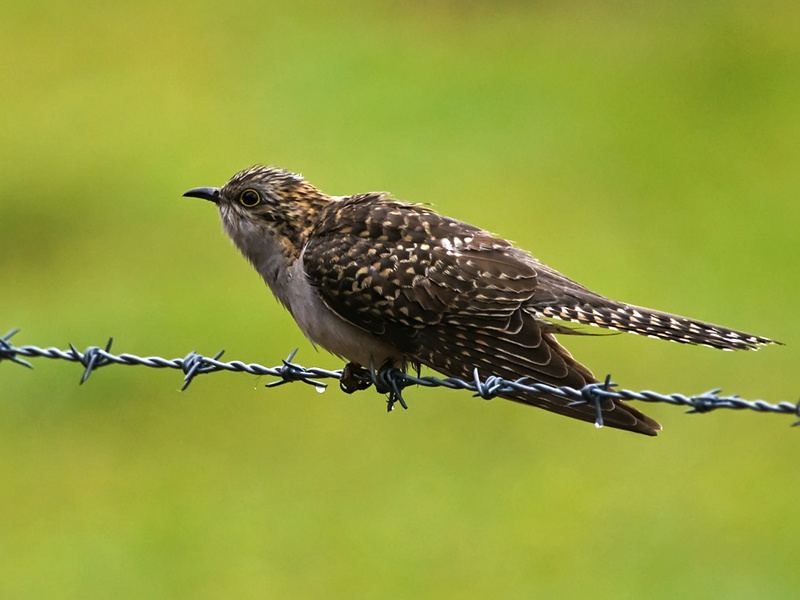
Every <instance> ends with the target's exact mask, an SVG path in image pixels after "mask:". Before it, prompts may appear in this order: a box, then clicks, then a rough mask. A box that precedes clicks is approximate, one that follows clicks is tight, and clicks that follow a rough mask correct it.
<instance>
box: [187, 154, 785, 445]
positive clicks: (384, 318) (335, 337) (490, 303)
mask: <svg viewBox="0 0 800 600" xmlns="http://www.w3.org/2000/svg"><path fill="white" fill-rule="evenodd" d="M184 196H187V197H193V198H200V199H204V200H208V201H211V202H213V203H214V204H216V206H217V209H218V210H219V214H220V217H221V220H222V226H223V229H224V231H225V232H226V233H227V235H228V236H229V237H230V239H231V240H232V241H233V244H234V245H235V246H236V247H237V248H238V249H239V251H240V252H241V254H242V255H244V257H245V258H246V259H247V260H248V261H249V262H250V264H251V265H252V266H253V267H254V268H255V270H256V271H257V272H258V273H259V274H260V275H261V277H262V278H263V279H264V281H265V282H266V284H267V286H268V287H269V288H270V290H271V291H272V293H273V294H274V296H275V297H276V298H277V300H278V301H279V302H280V303H281V304H282V305H283V306H284V307H285V308H286V309H288V311H289V312H290V313H291V315H292V317H293V318H294V320H295V321H296V323H297V325H298V326H299V328H300V330H301V331H302V332H303V334H304V335H305V336H306V337H307V338H308V339H309V340H310V341H311V342H312V343H313V344H314V346H315V347H317V346H319V347H322V348H324V349H325V350H327V351H329V352H331V353H332V354H334V355H335V356H337V357H339V358H340V359H342V360H345V361H348V364H347V367H346V369H352V370H353V371H350V372H355V370H362V369H367V368H368V369H373V368H376V367H380V369H392V368H398V369H402V370H405V369H406V368H408V367H409V366H411V367H414V368H416V369H417V371H418V370H419V368H420V366H421V365H424V366H426V367H429V368H431V369H433V370H435V371H437V372H439V373H442V374H444V375H445V376H447V377H458V378H466V379H472V378H473V377H474V373H476V369H477V372H478V373H481V374H484V375H495V376H498V377H502V378H504V379H506V380H511V381H515V380H523V381H525V382H536V383H544V384H548V385H552V386H565V387H571V388H576V389H581V388H583V387H585V386H587V385H588V384H592V383H598V380H597V379H595V377H594V376H593V375H592V372H591V371H590V370H589V369H588V368H587V367H586V366H584V365H583V364H581V363H580V362H578V361H577V360H576V359H575V358H573V357H572V355H571V354H570V353H569V351H568V350H567V349H566V348H565V347H564V346H562V345H561V343H560V342H559V341H558V340H557V339H556V335H580V334H584V332H583V331H582V330H580V329H575V324H577V325H578V326H581V325H592V326H596V327H600V328H604V329H608V330H616V331H620V332H631V333H635V334H640V335H645V336H649V337H653V338H659V339H663V340H671V341H675V342H680V343H684V344H700V345H705V346H710V347H712V348H718V349H722V350H755V349H758V348H759V347H761V346H764V345H767V344H777V343H779V342H776V341H774V340H772V339H769V338H766V337H761V336H757V335H752V334H749V333H744V332H742V331H736V330H733V329H728V328H725V327H721V326H718V325H713V324H710V323H706V322H703V321H699V320H696V319H690V318H687V317H682V316H678V315H674V314H669V313H666V312H661V311H657V310H652V309H649V308H644V307H640V306H635V305H632V304H626V303H623V302H617V301H615V300H611V299H610V298H607V297H605V296H602V295H600V294H597V293H595V292H593V291H591V290H589V289H588V288H586V287H584V286H582V285H581V284H579V283H577V282H575V281H572V280H571V279H569V278H567V277H566V276H564V275H562V274H561V273H559V272H558V271H556V270H555V269H552V268H550V267H548V266H547V265H545V264H544V263H542V262H540V261H539V260H537V259H536V258H534V256H533V255H532V254H530V253H529V252H527V251H525V250H523V249H521V248H518V247H517V246H515V245H514V244H512V243H511V242H509V241H508V240H505V239H503V238H501V237H498V236H496V235H493V234H492V233H490V232H488V231H486V230H484V229H481V228H480V227H476V226H474V225H470V224H468V223H465V222H462V221H459V220H456V219H452V218H449V217H446V216H443V215H441V214H439V213H437V212H435V211H434V210H433V209H432V208H430V207H429V206H427V205H422V204H413V203H408V202H404V201H401V200H397V199H395V198H393V197H392V196H391V195H390V194H388V193H386V192H369V193H362V194H355V195H348V196H331V195H328V194H325V193H323V192H322V191H320V190H319V189H317V188H316V187H314V186H313V185H312V184H310V183H309V182H308V181H306V180H305V179H304V178H303V177H302V176H301V175H298V174H295V173H292V172H290V171H287V170H284V169H281V168H278V167H272V166H263V165H256V166H253V167H250V168H248V169H245V170H243V171H241V172H239V173H237V174H236V175H234V176H233V177H232V178H231V179H230V180H229V181H228V182H227V183H225V184H224V185H223V186H222V187H221V188H216V187H198V188H193V189H190V190H189V191H187V192H186V193H185V194H184ZM567 322H568V323H570V324H571V325H566V324H565V323H567ZM343 389H345V391H353V390H352V389H346V388H345V387H344V386H343ZM500 395H501V396H502V397H504V398H506V399H509V400H512V401H515V402H519V403H521V404H526V405H530V406H536V407H539V408H543V409H545V410H548V411H551V412H554V413H557V414H560V415H564V416H567V417H571V418H574V419H578V420H581V421H587V422H592V423H595V422H596V421H597V417H598V412H597V411H598V409H597V408H596V407H595V406H593V405H591V403H583V404H581V403H574V402H572V401H570V400H569V399H568V398H564V397H561V396H559V395H557V394H554V393H545V392H542V393H539V392H536V393H534V392H522V391H514V392H510V393H503V394H500ZM601 410H602V412H601V415H602V422H603V423H604V424H605V425H608V426H610V427H614V428H618V429H622V430H627V431H632V432H636V433H641V434H645V435H650V436H654V435H657V432H658V431H659V430H661V425H660V424H659V423H658V422H657V421H656V420H655V419H653V418H651V417H649V416H647V415H645V414H644V413H642V412H641V411H639V410H638V409H636V408H634V407H633V406H631V405H629V404H628V403H626V402H623V401H621V400H611V399H606V400H604V401H603V402H602V404H601Z"/></svg>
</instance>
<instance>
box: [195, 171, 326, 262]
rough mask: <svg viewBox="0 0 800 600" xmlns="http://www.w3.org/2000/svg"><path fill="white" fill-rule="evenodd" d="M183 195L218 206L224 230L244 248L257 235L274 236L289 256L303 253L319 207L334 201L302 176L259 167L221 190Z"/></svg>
mask: <svg viewBox="0 0 800 600" xmlns="http://www.w3.org/2000/svg"><path fill="white" fill-rule="evenodd" d="M184 196H189V197H191V198H202V199H204V200H209V201H211V202H213V203H214V204H216V205H217V208H218V209H219V214H220V216H221V217H222V224H223V226H224V228H225V231H226V232H227V233H228V235H229V236H230V237H231V239H232V240H233V241H234V242H235V243H236V245H237V246H239V248H241V249H242V251H243V252H244V249H245V247H248V246H251V245H252V244H254V243H257V241H258V239H259V238H262V239H263V238H264V237H265V236H269V237H273V236H274V237H275V238H277V239H278V240H279V241H280V242H281V243H282V245H284V246H285V247H286V248H285V249H286V251H287V252H288V253H290V254H295V252H298V253H299V251H300V250H301V249H302V247H303V244H304V243H305V241H306V240H307V239H308V235H309V233H310V231H311V228H312V227H313V226H314V224H315V223H316V220H317V218H318V216H319V211H320V210H321V209H322V208H323V207H324V206H325V205H326V204H328V203H329V202H330V201H331V200H332V199H331V197H330V196H327V195H325V194H323V193H322V192H320V191H319V190H318V189H317V188H315V187H314V186H313V185H311V184H310V183H308V182H307V181H306V180H305V179H303V178H302V177H301V176H300V175H296V174H294V173H290V172H289V171H285V170H283V169H278V168H275V167H264V166H261V165H257V166H255V167H251V168H249V169H245V170H244V171H241V172H239V173H237V174H236V175H234V176H233V177H231V179H230V180H229V181H228V182H227V183H226V184H225V185H223V186H222V187H221V188H212V187H200V188H194V189H191V190H189V191H188V192H186V193H185V194H184Z"/></svg>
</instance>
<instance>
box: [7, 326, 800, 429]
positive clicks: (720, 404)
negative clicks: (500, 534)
mask: <svg viewBox="0 0 800 600" xmlns="http://www.w3.org/2000/svg"><path fill="white" fill-rule="evenodd" d="M18 331H19V329H12V330H11V331H9V332H8V333H7V334H6V335H4V336H3V337H2V338H0V362H2V361H3V360H8V361H11V362H14V363H17V364H19V365H22V366H25V367H28V368H33V365H31V364H30V363H29V362H28V361H27V360H24V359H23V358H21V357H26V358H37V357H41V358H52V359H60V360H67V361H71V362H77V363H80V364H81V365H82V366H83V368H84V371H83V374H82V376H81V379H80V383H81V384H83V383H85V382H86V380H87V379H88V378H89V376H90V375H91V374H92V373H93V372H94V371H96V370H97V369H99V368H100V367H105V366H108V365H112V364H118V365H139V366H144V367H151V368H155V369H178V370H181V371H183V387H182V388H181V389H182V390H185V389H186V388H188V387H189V385H190V384H191V383H192V381H194V379H195V377H197V376H198V375H203V374H206V373H214V372H217V371H232V372H238V373H250V374H251V375H270V376H273V377H278V378H279V379H278V380H277V381H273V382H270V383H268V384H267V387H275V386H279V385H283V384H285V383H292V382H295V381H300V382H303V383H306V384H309V385H312V386H314V387H316V388H323V389H324V388H325V387H327V384H325V383H323V382H322V381H320V379H341V378H342V370H341V369H340V370H336V371H329V370H327V369H321V368H318V367H312V368H306V367H303V366H301V365H299V364H297V363H295V362H292V361H293V359H294V357H295V354H296V353H297V349H295V350H293V351H292V352H291V353H290V354H289V356H288V357H287V358H286V359H284V360H283V361H282V364H281V365H278V366H275V367H265V366H263V365H260V364H257V363H244V362H242V361H238V360H234V361H230V362H221V361H220V360H219V359H220V358H221V357H222V355H223V353H224V350H221V351H219V352H218V353H217V354H215V355H214V356H213V357H211V358H209V357H207V356H203V355H201V354H198V353H196V352H194V351H192V352H190V353H189V354H187V355H186V356H185V357H184V358H173V359H166V358H162V357H160V356H145V357H141V356H136V355H133V354H112V353H111V344H112V343H113V338H109V340H108V343H107V344H106V346H105V348H100V347H98V346H89V347H88V348H87V349H86V350H85V351H84V352H81V351H79V350H78V349H77V348H75V346H73V345H72V344H69V350H60V349H58V348H53V347H50V348H39V347H38V346H19V347H18V346H15V345H14V344H12V343H11V342H10V341H9V340H10V339H11V337H12V336H13V335H14V334H16V333H17V332H18ZM356 377H357V378H360V380H361V383H362V384H364V387H368V386H369V385H371V384H374V385H375V388H376V389H377V390H378V391H379V392H381V393H387V394H388V395H389V399H388V410H392V409H393V408H394V405H395V403H399V404H400V405H401V406H402V407H403V408H408V406H407V405H406V403H405V400H404V399H403V395H402V392H403V390H404V389H405V388H406V387H408V386H410V385H421V386H425V387H444V388H448V389H462V390H468V391H470V392H473V396H478V397H481V398H483V399H485V400H491V399H492V398H494V397H496V396H498V395H500V394H503V393H508V392H511V391H515V390H516V391H526V392H539V393H541V392H546V393H549V394H555V395H558V396H561V397H563V398H568V399H571V400H572V402H571V404H593V405H594V406H596V407H597V420H596V425H597V426H598V427H602V425H603V417H602V411H601V409H600V405H601V404H602V402H603V401H604V400H607V399H612V400H629V401H630V400H638V401H641V402H664V403H667V404H672V405H675V406H687V407H689V410H688V411H687V412H689V413H707V412H711V411H712V410H717V409H721V408H727V409H733V410H753V411H756V412H766V413H779V414H791V415H795V416H797V417H800V401H799V402H797V403H792V402H785V401H784V402H779V403H777V404H770V403H768V402H765V401H764V400H744V399H742V398H740V397H739V396H737V395H732V396H720V395H719V393H720V391H721V390H720V389H713V390H709V391H707V392H704V393H702V394H699V395H696V396H685V395H683V394H667V395H665V394H659V393H657V392H652V391H646V390H645V391H641V392H634V391H631V390H626V389H616V384H615V383H612V382H611V377H610V376H608V377H606V380H605V381H604V382H603V383H591V384H589V385H587V386H585V387H583V388H580V389H576V388H571V387H563V386H561V387H559V386H552V385H548V384H545V383H525V378H521V379H517V380H515V381H510V380H507V379H503V378H502V377H497V376H494V375H489V376H487V377H483V378H482V377H481V376H480V375H479V373H478V370H477V369H475V371H474V374H473V378H472V379H471V380H464V379H459V378H457V377H448V378H446V379H440V378H438V377H432V376H427V377H419V376H417V377H415V376H413V375H411V374H409V373H406V372H404V371H401V370H400V369H394V368H391V369H382V370H379V371H376V370H375V368H374V367H373V366H371V368H370V369H369V370H368V371H367V374H366V375H357V376H356ZM792 425H793V426H797V425H800V420H798V421H796V422H794V423H793V424H792Z"/></svg>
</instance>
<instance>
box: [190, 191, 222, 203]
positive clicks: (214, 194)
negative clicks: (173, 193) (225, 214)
mask: <svg viewBox="0 0 800 600" xmlns="http://www.w3.org/2000/svg"><path fill="white" fill-rule="evenodd" d="M184 196H189V197H190V198H202V199H203V200H209V201H210V202H213V203H214V204H217V203H218V202H219V188H212V187H201V188H194V189H191V190H189V191H188V192H186V193H185V194H184Z"/></svg>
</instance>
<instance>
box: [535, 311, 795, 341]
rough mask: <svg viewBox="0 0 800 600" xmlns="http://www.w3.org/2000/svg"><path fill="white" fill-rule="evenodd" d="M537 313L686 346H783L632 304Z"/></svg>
mask: <svg viewBox="0 0 800 600" xmlns="http://www.w3.org/2000/svg"><path fill="white" fill-rule="evenodd" d="M604 300H605V299H604ZM536 312H537V313H539V314H540V315H542V316H545V317H551V318H554V319H560V320H562V321H571V322H573V323H582V324H587V325H594V326H595V327H603V328H604V329H615V330H617V331H627V332H630V333H636V334H639V335H646V336H648V337H653V338H658V339H662V340H671V341H673V342H680V343H682V344H701V345H703V346H711V347H712V348H719V349H721V350H758V349H759V348H760V347H761V346H764V345H767V344H780V342H776V341H775V340H771V339H769V338H765V337H760V336H757V335H752V334H749V333H744V332H743V331H736V330H734V329H728V328H726V327H720V326H719V325H712V324H710V323H704V322H703V321H698V320H696V319H689V318H687V317H681V316H678V315H671V314H669V313H665V312H660V311H657V310H651V309H649V308H643V307H641V306H633V305H631V304H623V303H613V302H608V304H607V305H604V306H592V305H591V304H582V305H578V304H576V305H574V306H544V307H541V308H537V309H536Z"/></svg>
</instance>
